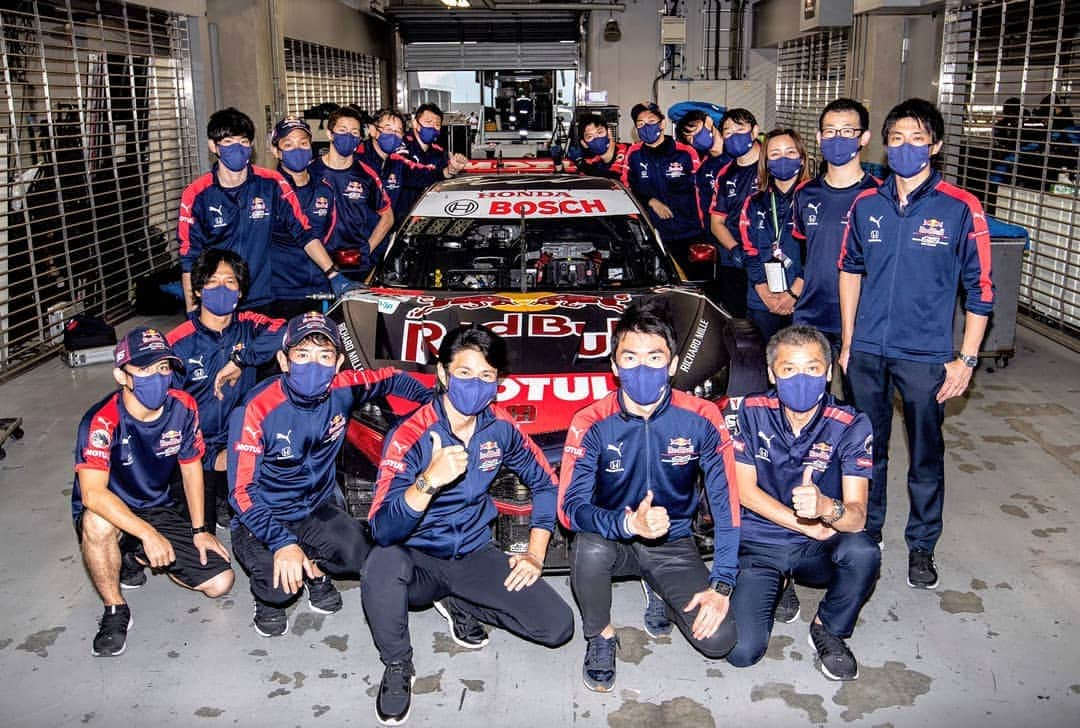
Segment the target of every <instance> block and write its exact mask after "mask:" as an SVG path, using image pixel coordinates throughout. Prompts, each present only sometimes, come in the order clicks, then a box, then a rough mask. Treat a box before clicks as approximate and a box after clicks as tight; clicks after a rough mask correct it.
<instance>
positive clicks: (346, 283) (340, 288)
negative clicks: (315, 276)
mask: <svg viewBox="0 0 1080 728" xmlns="http://www.w3.org/2000/svg"><path fill="white" fill-rule="evenodd" d="M329 281H330V290H332V291H333V292H334V297H335V298H341V297H342V296H344V295H345V294H346V293H348V292H349V291H354V290H356V289H357V288H363V287H364V285H363V284H362V283H357V282H356V281H354V280H353V279H352V278H349V277H348V276H347V275H345V274H344V273H335V274H334V277H333V278H330V279H329Z"/></svg>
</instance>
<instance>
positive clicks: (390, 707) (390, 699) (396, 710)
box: [375, 662, 416, 725]
mask: <svg viewBox="0 0 1080 728" xmlns="http://www.w3.org/2000/svg"><path fill="white" fill-rule="evenodd" d="M414 682H416V674H415V672H414V671H413V666H412V662H391V663H390V664H389V665H387V666H386V669H385V670H383V674H382V682H380V683H379V694H378V696H377V697H376V698H375V717H376V718H377V719H378V721H379V722H380V723H382V724H383V725H401V724H402V723H404V722H405V721H407V720H408V719H409V710H410V709H411V708H412V686H413V683H414Z"/></svg>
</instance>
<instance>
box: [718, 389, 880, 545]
mask: <svg viewBox="0 0 1080 728" xmlns="http://www.w3.org/2000/svg"><path fill="white" fill-rule="evenodd" d="M738 423H739V424H738V428H737V431H736V433H735V434H734V435H733V436H732V442H733V444H734V450H735V460H736V461H737V462H740V463H744V464H746V465H752V466H754V468H755V469H756V470H757V485H758V487H759V488H761V490H762V491H764V492H765V493H766V494H767V495H770V496H772V497H773V498H775V499H776V500H778V501H780V502H781V503H783V504H784V505H786V506H790V505H791V491H792V489H794V488H795V487H796V486H798V485H802V482H803V471H804V470H806V468H807V466H810V467H812V468H814V473H813V475H812V476H811V479H812V480H813V482H814V485H816V486H817V487H818V490H820V491H821V492H822V494H824V495H826V496H828V497H830V498H836V499H838V500H843V495H844V489H843V480H842V477H843V476H845V475H848V476H854V477H857V478H870V477H871V475H872V472H873V469H874V468H873V466H874V462H873V454H872V453H873V445H874V436H873V433H872V431H871V428H870V420H869V419H867V417H866V415H864V414H862V413H860V412H858V411H857V410H855V408H854V407H849V406H847V405H844V404H839V403H837V401H836V400H835V399H834V398H833V396H832V395H831V394H826V395H825V399H824V400H822V402H821V405H820V406H819V407H818V410H817V412H816V413H815V414H814V416H813V418H812V419H811V420H810V422H808V423H807V424H806V426H805V427H803V429H802V432H800V433H799V435H798V437H796V436H795V434H794V433H793V432H792V430H791V424H790V423H789V422H788V420H787V417H785V416H784V411H783V408H782V407H781V406H780V400H779V399H777V397H776V390H774V389H773V390H769V391H768V392H766V393H765V394H757V395H750V396H748V397H745V398H744V399H743V400H742V402H741V404H740V405H739V413H738ZM742 539H743V541H763V542H767V543H773V544H785V545H793V544H799V543H805V542H807V541H809V540H810V537H809V536H805V535H803V534H801V533H798V532H796V531H792V530H790V529H787V528H785V527H783V526H781V525H780V524H778V523H774V522H772V521H770V520H769V519H767V518H765V517H763V516H759V515H758V514H757V513H755V512H754V511H751V510H749V509H747V508H743V509H742Z"/></svg>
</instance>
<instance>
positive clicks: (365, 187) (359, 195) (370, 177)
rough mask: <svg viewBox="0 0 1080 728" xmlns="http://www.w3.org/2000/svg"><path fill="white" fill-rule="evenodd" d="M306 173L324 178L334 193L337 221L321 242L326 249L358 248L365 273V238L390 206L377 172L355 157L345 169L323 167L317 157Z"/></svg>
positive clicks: (366, 259) (367, 263)
mask: <svg viewBox="0 0 1080 728" xmlns="http://www.w3.org/2000/svg"><path fill="white" fill-rule="evenodd" d="M308 173H309V174H311V176H312V177H315V178H316V179H325V180H326V181H327V183H328V184H329V185H330V187H331V188H333V190H334V203H335V205H336V207H335V210H336V212H337V221H336V223H335V225H334V230H333V232H332V233H331V234H330V235H329V236H328V237H327V240H326V242H325V245H326V249H327V250H329V251H334V250H340V249H343V248H355V249H358V250H359V251H360V253H361V263H360V268H361V269H363V270H367V269H368V268H370V267H371V260H370V256H369V255H368V253H369V247H368V238H369V237H371V232H372V231H373V230H374V229H375V226H376V225H378V224H379V216H380V215H382V214H383V213H384V212H386V211H387V210H389V209H390V207H391V206H390V198H389V197H387V195H386V190H384V189H383V185H382V180H380V179H379V173H378V172H376V171H375V170H373V169H372V168H371V167H369V166H368V165H366V164H364V163H363V162H361V161H360V160H359V159H356V158H355V157H354V158H353V163H352V164H351V165H350V166H349V167H347V168H345V169H333V168H332V167H327V166H326V164H324V163H323V160H322V159H321V158H319V159H316V160H315V161H314V162H312V163H311V166H309V167H308Z"/></svg>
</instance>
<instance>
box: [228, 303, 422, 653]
mask: <svg viewBox="0 0 1080 728" xmlns="http://www.w3.org/2000/svg"><path fill="white" fill-rule="evenodd" d="M283 339H284V340H283V343H282V350H281V351H279V352H278V353H277V360H278V364H279V365H280V366H281V369H282V371H283V372H284V374H280V375H278V376H275V377H273V378H271V379H267V380H265V381H263V382H260V383H259V384H258V385H257V386H256V387H255V389H253V390H252V391H251V393H250V394H249V395H248V398H247V400H246V401H245V403H244V404H243V405H242V406H241V407H238V408H236V409H235V410H233V412H232V415H231V416H230V419H229V441H230V443H232V444H231V446H230V448H229V455H228V466H229V484H230V486H231V487H232V489H231V491H230V497H229V500H230V502H231V503H232V507H233V509H234V510H235V511H236V514H237V517H236V518H235V519H233V524H232V547H233V553H234V554H235V555H236V559H237V561H239V562H240V565H241V566H243V567H244V570H245V571H247V573H248V576H249V579H250V582H251V592H252V594H253V595H254V597H255V615H254V620H253V621H254V626H255V631H256V632H257V633H259V634H260V635H262V636H263V637H271V636H276V635H283V634H285V633H286V632H288V630H289V621H288V615H287V614H286V613H285V609H284V607H285V606H286V605H287V604H289V603H290V602H291V601H293V600H294V599H295V597H296V595H297V592H298V591H299V589H300V588H301V587H302V586H306V587H307V591H308V606H309V607H310V608H311V609H312V610H313V611H316V612H320V613H322V614H332V613H334V612H336V611H338V610H339V609H341V594H339V593H338V590H337V588H336V587H335V586H334V585H333V583H331V581H330V577H329V576H327V575H326V573H325V572H330V573H333V574H335V575H338V574H349V575H356V574H359V572H360V570H361V568H362V567H363V565H364V559H365V558H366V557H367V553H368V549H369V540H368V537H367V535H366V534H365V533H364V531H363V528H362V526H361V524H360V522H359V521H357V520H356V519H354V518H352V517H351V516H349V514H347V513H346V512H345V511H344V510H342V508H341V507H340V506H339V505H338V502H337V499H336V497H335V496H336V494H337V492H338V491H337V488H338V486H337V481H336V468H335V464H334V459H335V458H336V457H337V454H338V452H339V451H340V450H341V445H342V443H343V442H344V437H345V428H346V426H347V425H348V422H349V413H350V412H351V411H352V410H353V408H354V407H355V406H358V405H360V404H362V403H363V402H366V401H367V400H369V399H371V398H372V397H382V396H385V395H390V394H392V395H397V396H399V397H405V398H407V399H410V400H412V401H414V402H426V401H427V400H429V399H430V397H431V395H430V392H429V391H428V390H427V389H425V388H424V387H423V386H421V385H420V383H419V382H417V381H416V380H415V379H413V378H412V377H410V376H409V375H407V374H403V373H402V372H398V371H397V370H394V369H391V368H389V367H387V368H383V369H375V370H362V371H354V370H348V371H344V372H343V371H340V370H341V365H342V364H343V363H344V361H345V357H344V355H343V354H342V346H341V339H340V337H339V336H338V332H337V327H336V326H335V325H334V323H333V322H332V321H330V320H328V319H327V318H326V317H325V316H323V315H322V314H321V313H317V312H315V311H311V312H308V313H305V314H301V315H300V316H296V317H295V318H292V319H290V320H289V323H288V325H287V326H286V328H285V335H284V337H283Z"/></svg>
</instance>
